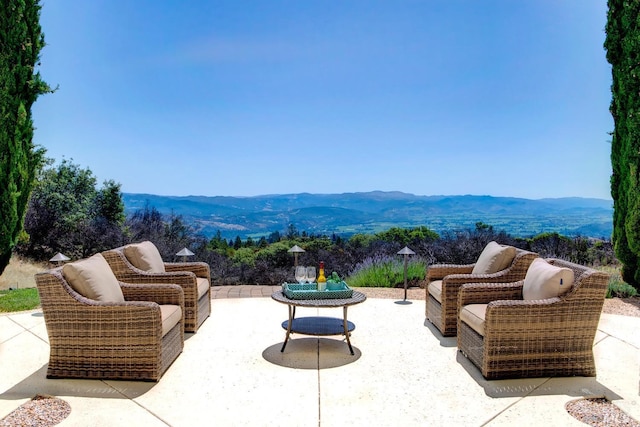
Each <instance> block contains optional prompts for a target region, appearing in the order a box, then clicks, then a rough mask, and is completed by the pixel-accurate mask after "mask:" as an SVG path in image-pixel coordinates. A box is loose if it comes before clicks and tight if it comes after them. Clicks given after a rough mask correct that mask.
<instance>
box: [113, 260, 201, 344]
mask: <svg viewBox="0 0 640 427" xmlns="http://www.w3.org/2000/svg"><path fill="white" fill-rule="evenodd" d="M102 255H103V256H104V258H105V259H106V260H107V262H108V263H109V265H110V266H111V270H113V273H114V274H115V276H116V277H117V278H118V280H120V281H122V282H127V283H173V284H177V285H180V286H181V287H182V289H183V290H184V306H185V315H184V317H185V331H186V332H196V331H197V330H198V328H199V327H200V325H202V323H203V322H204V321H205V320H206V319H207V318H208V317H209V314H210V313H211V289H209V290H208V291H207V292H206V293H205V294H204V295H203V296H201V297H200V298H198V286H197V281H196V278H197V277H202V278H206V279H207V281H208V282H209V285H211V275H210V271H209V265H208V264H207V263H204V262H185V263H181V262H174V263H170V262H166V263H164V268H165V273H149V272H147V271H144V270H140V269H139V268H137V267H135V266H134V265H133V264H131V262H129V260H128V259H127V257H126V256H125V254H124V247H120V248H116V249H111V250H109V251H105V252H103V253H102Z"/></svg>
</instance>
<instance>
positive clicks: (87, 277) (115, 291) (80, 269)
mask: <svg viewBox="0 0 640 427" xmlns="http://www.w3.org/2000/svg"><path fill="white" fill-rule="evenodd" d="M62 274H63V276H64V278H65V279H66V280H67V282H68V283H69V285H70V286H71V287H72V288H73V289H74V290H75V291H76V292H77V293H79V294H80V295H82V296H84V297H87V298H89V299H92V300H96V301H101V302H124V295H123V294H122V289H120V284H119V283H118V279H116V276H115V275H114V274H113V271H111V267H109V263H107V260H105V259H104V257H103V256H102V254H100V253H97V254H95V255H94V256H92V257H90V258H87V259H84V260H81V261H76V262H72V263H70V264H66V265H65V266H64V267H62Z"/></svg>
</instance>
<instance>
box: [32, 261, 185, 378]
mask: <svg viewBox="0 0 640 427" xmlns="http://www.w3.org/2000/svg"><path fill="white" fill-rule="evenodd" d="M35 277H36V284H37V287H38V292H39V294H40V301H41V304H42V311H43V313H44V318H45V324H46V327H47V333H48V335H49V345H50V355H49V364H48V367H47V377H48V378H101V379H118V380H150V381H157V380H159V379H160V377H161V376H162V374H163V373H164V372H165V371H166V370H167V368H168V367H169V366H170V365H171V363H173V361H174V360H175V359H176V358H177V357H178V355H179V354H180V353H181V352H182V349H183V346H184V338H183V336H184V324H183V322H179V323H178V324H177V325H176V326H175V327H174V328H173V329H172V330H171V331H169V332H168V333H167V334H165V336H164V337H163V336H162V322H161V314H160V307H159V305H158V303H159V304H174V305H179V306H180V307H184V296H183V292H182V289H181V288H180V287H179V286H176V285H163V286H153V285H130V284H124V283H121V286H122V287H123V294H124V295H125V299H126V301H125V302H124V303H102V302H98V301H95V300H91V299H88V298H85V297H83V296H81V295H80V294H78V293H77V292H75V291H74V290H73V289H72V288H71V287H70V286H69V284H68V283H67V282H66V280H65V279H64V277H63V276H62V271H61V269H60V268H57V269H53V270H49V271H46V272H43V273H39V274H37V275H36V276H35Z"/></svg>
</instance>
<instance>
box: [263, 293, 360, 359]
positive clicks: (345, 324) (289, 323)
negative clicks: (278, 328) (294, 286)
mask: <svg viewBox="0 0 640 427" xmlns="http://www.w3.org/2000/svg"><path fill="white" fill-rule="evenodd" d="M271 298H273V299H274V300H275V301H278V302H280V303H283V304H287V306H288V308H289V319H288V320H285V321H284V322H282V327H283V328H284V329H286V331H287V335H286V336H285V338H284V343H282V348H281V349H280V351H281V352H284V348H285V347H286V346H287V342H288V341H289V335H291V334H292V333H297V334H303V335H315V336H326V335H342V334H344V336H345V338H346V339H347V345H348V346H349V351H350V352H351V355H353V354H354V352H353V347H352V346H351V340H350V339H349V335H350V333H351V331H353V330H354V329H355V328H356V326H355V325H354V324H353V323H352V322H349V321H348V320H347V308H348V307H349V306H351V305H355V304H360V303H361V302H364V300H366V299H367V297H366V296H365V295H364V294H363V293H362V292H357V291H353V295H352V296H351V298H335V299H334V298H327V299H290V298H288V297H287V296H286V295H284V294H283V293H282V291H276V292H274V293H273V294H272V295H271ZM296 307H313V308H330V307H334V308H335V307H342V313H343V316H342V319H338V318H334V317H321V316H312V317H300V318H297V319H296Z"/></svg>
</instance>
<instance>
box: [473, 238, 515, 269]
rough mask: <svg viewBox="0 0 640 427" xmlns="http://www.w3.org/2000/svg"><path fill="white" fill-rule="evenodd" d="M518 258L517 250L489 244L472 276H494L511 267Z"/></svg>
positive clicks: (477, 262)
mask: <svg viewBox="0 0 640 427" xmlns="http://www.w3.org/2000/svg"><path fill="white" fill-rule="evenodd" d="M515 256H516V248H514V247H513V246H502V245H499V244H497V243H496V242H489V243H488V244H487V246H485V248H484V249H483V251H482V253H481V254H480V257H478V261H476V264H475V265H474V266H473V271H471V274H493V273H497V272H498V271H502V270H504V269H505V268H507V267H509V266H510V265H511V263H512V262H513V259H514V258H515Z"/></svg>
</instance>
